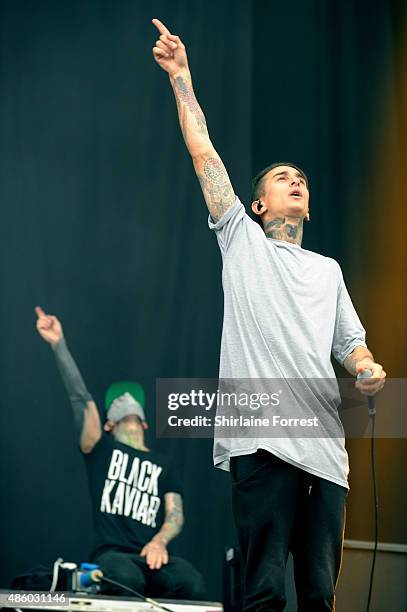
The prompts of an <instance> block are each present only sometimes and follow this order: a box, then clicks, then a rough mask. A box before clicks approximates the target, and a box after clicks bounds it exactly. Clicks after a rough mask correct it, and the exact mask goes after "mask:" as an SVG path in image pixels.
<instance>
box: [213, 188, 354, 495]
mask: <svg viewBox="0 0 407 612" xmlns="http://www.w3.org/2000/svg"><path fill="white" fill-rule="evenodd" d="M209 227H210V228H211V229H213V230H215V232H216V237H217V240H218V244H219V247H220V250H221V253H222V259H223V275H222V281H223V290H224V320H223V331H222V344H221V355H220V371H219V377H220V378H221V379H229V378H233V379H236V378H238V379H294V378H295V379H319V378H324V379H333V378H335V372H334V369H333V366H332V363H331V353H332V354H333V356H334V357H335V359H336V360H337V361H338V362H339V363H341V364H343V361H344V359H345V357H346V356H347V355H349V353H351V352H352V351H353V349H354V348H355V347H356V346H366V344H365V330H364V329H363V326H362V324H361V322H360V320H359V318H358V316H357V314H356V311H355V309H354V307H353V305H352V302H351V299H350V297H349V294H348V291H347V289H346V286H345V283H344V281H343V277H342V272H341V269H340V267H339V264H338V263H337V262H336V261H335V260H333V259H331V258H330V257H324V256H322V255H319V254H317V253H313V252H312V251H308V250H306V249H303V248H302V247H301V246H299V245H297V244H291V243H289V242H285V241H282V240H274V239H270V238H267V237H266V235H265V234H264V232H263V230H262V228H261V227H260V225H259V224H258V223H256V222H255V221H253V220H252V219H251V218H250V217H249V216H248V215H247V214H246V212H245V208H244V206H243V205H242V203H241V202H240V201H239V199H238V198H236V203H235V204H234V206H233V207H232V208H230V209H229V210H228V211H227V213H226V214H225V215H224V216H223V217H222V218H221V219H220V221H218V222H217V223H214V222H213V220H212V219H211V217H209ZM335 384H336V383H335ZM320 409H321V410H323V406H322V405H321V407H320ZM314 410H315V411H316V412H318V407H316V409H315V407H314ZM259 448H262V449H265V450H268V451H270V452H271V453H273V454H275V455H276V456H278V457H280V458H281V459H283V460H285V461H287V462H289V463H290V464H292V465H295V466H297V467H299V468H301V469H303V470H305V471H307V472H309V473H311V474H314V475H316V476H319V477H321V478H325V479H327V480H330V481H332V482H335V483H337V484H339V485H341V486H343V487H346V488H348V480H347V477H348V473H349V463H348V456H347V452H346V449H345V440H344V437H342V436H333V437H329V436H327V437H289V436H287V437H279V438H274V437H273V438H271V437H264V438H262V437H257V438H255V437H252V436H249V437H245V438H234V437H227V438H225V437H220V436H219V435H217V433H216V430H215V441H214V463H215V466H217V467H219V468H221V469H224V470H229V458H230V457H231V456H238V455H245V454H250V453H254V452H256V451H257V449H259Z"/></svg>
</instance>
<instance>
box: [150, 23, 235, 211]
mask: <svg viewBox="0 0 407 612" xmlns="http://www.w3.org/2000/svg"><path fill="white" fill-rule="evenodd" d="M153 24H154V25H155V26H156V28H157V29H158V31H159V32H160V38H159V39H158V40H157V41H156V43H155V47H154V48H153V56H154V59H155V61H156V62H157V64H158V65H159V66H161V68H162V69H163V70H165V71H166V72H168V74H169V77H170V81H171V85H172V88H173V90H174V95H175V100H176V102H177V108H178V118H179V123H180V126H181V130H182V134H183V136H184V140H185V144H186V145H187V148H188V151H189V153H190V155H191V157H192V161H193V164H194V168H195V172H196V174H197V177H198V179H199V182H200V184H201V187H202V191H203V194H204V198H205V201H206V204H207V206H208V210H209V213H210V215H211V217H212V218H213V219H214V221H218V220H219V219H220V218H221V217H223V215H224V214H225V212H226V211H227V210H228V209H229V208H230V207H231V206H232V205H233V204H234V201H235V194H234V192H233V187H232V184H231V182H230V179H229V176H228V173H227V172H226V169H225V166H224V165H223V163H222V160H221V158H220V157H219V155H218V154H217V152H216V151H215V149H214V147H213V145H212V143H211V140H210V138H209V134H208V130H207V127H206V121H205V116H204V114H203V112H202V110H201V107H200V106H199V104H198V102H197V99H196V97H195V94H194V90H193V87H192V80H191V73H190V71H189V67H188V59H187V54H186V51H185V46H184V44H183V43H182V41H181V39H180V38H179V36H175V35H173V34H171V33H170V31H169V30H168V29H167V28H166V27H165V25H164V24H163V23H161V21H159V20H158V19H153Z"/></svg>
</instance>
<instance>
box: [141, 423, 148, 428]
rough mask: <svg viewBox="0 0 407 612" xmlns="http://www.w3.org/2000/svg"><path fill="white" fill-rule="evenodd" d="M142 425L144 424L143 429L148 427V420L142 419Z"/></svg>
mask: <svg viewBox="0 0 407 612" xmlns="http://www.w3.org/2000/svg"><path fill="white" fill-rule="evenodd" d="M141 426H142V428H143V429H148V423H147V421H141Z"/></svg>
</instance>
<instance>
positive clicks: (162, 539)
mask: <svg viewBox="0 0 407 612" xmlns="http://www.w3.org/2000/svg"><path fill="white" fill-rule="evenodd" d="M151 541H152V542H156V543H157V544H161V545H162V546H165V547H166V546H167V544H168V540H167V538H166V537H165V536H163V535H161V534H159V533H157V535H155V536H154V537H153V539H152V540H151Z"/></svg>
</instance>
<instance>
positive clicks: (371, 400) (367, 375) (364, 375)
mask: <svg viewBox="0 0 407 612" xmlns="http://www.w3.org/2000/svg"><path fill="white" fill-rule="evenodd" d="M372 374H373V372H372V370H369V369H366V370H363V372H359V374H358V375H357V379H358V380H361V379H362V378H371V376H372ZM367 404H368V406H369V414H370V416H374V415H375V414H376V400H375V398H374V397H372V396H371V395H368V396H367Z"/></svg>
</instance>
